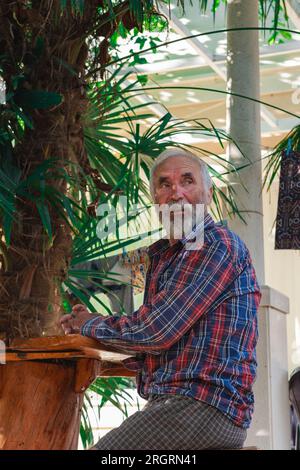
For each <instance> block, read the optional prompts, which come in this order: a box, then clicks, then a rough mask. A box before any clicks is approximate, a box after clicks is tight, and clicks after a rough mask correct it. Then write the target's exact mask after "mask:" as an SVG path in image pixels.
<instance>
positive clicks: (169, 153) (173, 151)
mask: <svg viewBox="0 0 300 470" xmlns="http://www.w3.org/2000/svg"><path fill="white" fill-rule="evenodd" d="M171 157H187V158H189V159H190V160H193V161H194V162H196V163H198V165H199V168H200V171H201V174H202V176H203V180H204V183H205V185H206V187H207V189H209V188H211V187H212V180H211V177H210V174H209V171H208V168H207V165H206V163H204V162H203V160H201V159H200V158H199V157H197V156H196V155H194V154H193V153H192V152H189V151H188V150H183V149H180V148H176V147H175V148H170V149H167V150H164V151H163V152H162V153H161V154H160V155H159V156H158V157H157V158H156V159H155V161H154V163H153V165H152V167H151V170H150V194H151V196H152V199H153V200H154V182H153V179H154V178H153V177H154V173H155V170H156V169H157V167H159V166H160V165H161V164H162V163H163V162H164V161H165V160H167V159H168V158H171Z"/></svg>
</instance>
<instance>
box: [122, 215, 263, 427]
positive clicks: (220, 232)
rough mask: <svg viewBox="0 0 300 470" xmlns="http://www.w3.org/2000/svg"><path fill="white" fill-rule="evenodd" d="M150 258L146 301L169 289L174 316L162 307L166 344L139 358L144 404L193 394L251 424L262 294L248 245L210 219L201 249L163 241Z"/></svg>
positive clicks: (236, 420) (139, 383) (239, 421)
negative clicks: (153, 398) (157, 398)
mask: <svg viewBox="0 0 300 470" xmlns="http://www.w3.org/2000/svg"><path fill="white" fill-rule="evenodd" d="M149 256H150V259H151V263H150V266H149V270H148V273H147V279H146V291H145V298H144V304H145V305H149V304H151V303H152V302H153V300H156V302H157V301H158V302H159V296H160V294H162V295H163V293H164V292H166V295H168V296H169V298H170V302H169V305H168V309H169V311H166V307H165V305H164V304H162V308H164V309H165V311H164V317H163V316H162V315H161V318H164V321H161V325H160V332H159V331H157V334H161V336H162V338H164V341H165V345H164V344H163V342H162V343H161V345H162V347H161V351H160V352H159V351H157V352H156V354H153V353H146V354H143V355H142V356H140V366H139V371H138V376H137V386H138V391H139V394H140V395H141V396H142V397H143V398H146V399H147V398H149V396H151V395H160V394H180V395H185V396H189V397H193V398H195V399H197V400H200V401H204V402H206V403H208V404H210V405H212V406H215V407H216V408H218V409H219V410H220V411H222V412H223V413H224V414H226V415H227V416H228V417H229V418H231V419H232V420H233V422H234V423H235V424H237V425H239V426H241V427H244V428H247V427H249V424H250V420H251V414H252V411H253V393H252V384H253V382H254V379H255V375H256V365H257V364H256V354H255V347H256V342H257V316H256V312H257V308H258V304H259V300H260V291H259V286H258V284H257V281H256V276H255V271H254V269H253V266H252V264H251V258H250V255H249V252H248V250H247V248H246V246H245V245H244V243H243V242H242V241H241V239H240V238H239V237H238V236H237V235H236V234H234V233H233V232H232V231H230V230H228V229H227V228H225V227H220V226H218V225H217V224H215V223H214V222H213V220H212V218H211V217H210V216H209V215H207V216H206V217H205V230H204V245H203V247H202V248H201V249H200V250H190V251H189V250H186V247H185V243H184V242H179V243H177V244H176V245H175V246H173V247H170V246H169V244H168V242H167V241H166V240H159V241H158V242H156V243H155V244H154V245H152V246H151V247H150V248H149ZM176 291H180V292H181V295H180V298H177V299H176ZM172 293H174V295H172ZM184 293H185V294H186V295H184ZM178 311H179V313H178ZM173 314H174V318H176V324H175V325H174V329H173V328H172V327H173V325H172V315H173ZM158 326H159V325H156V326H155V327H156V329H157V330H158ZM155 327H154V328H155ZM128 363H130V361H128Z"/></svg>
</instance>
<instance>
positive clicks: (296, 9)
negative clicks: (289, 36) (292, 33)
mask: <svg viewBox="0 0 300 470" xmlns="http://www.w3.org/2000/svg"><path fill="white" fill-rule="evenodd" d="M286 9H287V13H288V15H289V18H290V19H291V20H292V22H293V23H294V25H295V26H296V28H297V29H300V3H299V0H287V1H286Z"/></svg>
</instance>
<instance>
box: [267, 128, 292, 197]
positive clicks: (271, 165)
mask: <svg viewBox="0 0 300 470" xmlns="http://www.w3.org/2000/svg"><path fill="white" fill-rule="evenodd" d="M288 148H290V149H291V150H293V151H295V152H300V125H299V126H296V127H294V128H293V129H292V130H291V131H290V132H289V133H288V134H287V136H285V137H284V139H282V140H281V141H280V142H279V143H278V145H276V147H275V148H274V149H273V151H272V152H271V153H270V154H269V155H267V157H266V159H267V164H266V166H265V177H264V182H263V186H264V187H266V188H267V190H268V191H269V190H270V188H271V186H272V183H273V181H274V180H275V178H276V177H277V176H279V171H280V166H281V159H282V152H283V151H284V150H287V149H288Z"/></svg>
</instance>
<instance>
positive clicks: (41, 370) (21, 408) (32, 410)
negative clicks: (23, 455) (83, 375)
mask: <svg viewBox="0 0 300 470" xmlns="http://www.w3.org/2000/svg"><path fill="white" fill-rule="evenodd" d="M76 372H77V371H76V363H75V362H67V361H66V362H65V363H64V364H54V363H43V362H33V361H25V362H11V363H8V364H6V365H1V366H0V397H1V398H0V422H1V433H0V449H7V450H22V449H25V450H37V449H43V450H46V449H51V450H52V449H57V450H58V449H77V445H78V435H79V425H80V410H81V407H82V401H83V393H76V390H75V387H74V383H75V378H76Z"/></svg>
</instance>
